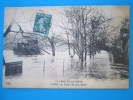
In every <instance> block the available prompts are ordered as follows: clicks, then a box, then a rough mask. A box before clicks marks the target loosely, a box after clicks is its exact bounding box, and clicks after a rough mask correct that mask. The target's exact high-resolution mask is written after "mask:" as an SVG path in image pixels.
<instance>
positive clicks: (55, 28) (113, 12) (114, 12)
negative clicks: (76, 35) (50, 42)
mask: <svg viewBox="0 0 133 100" xmlns="http://www.w3.org/2000/svg"><path fill="white" fill-rule="evenodd" d="M68 7H70V6H45V7H7V8H5V12H4V31H5V30H6V28H7V27H8V25H9V24H10V23H11V22H12V21H13V22H17V23H18V24H20V25H21V27H22V29H23V30H24V31H26V32H32V31H33V25H34V19H35V15H36V13H37V12H42V13H46V14H51V15H52V26H51V29H50V33H53V32H55V33H62V32H63V29H61V28H60V27H59V26H62V25H63V24H62V21H63V20H64V19H63V18H64V17H63V16H64V15H63V11H64V10H65V9H67V8H68ZM87 7H90V6H87ZM92 7H96V9H98V10H99V11H100V12H102V13H104V14H105V15H106V16H107V17H113V18H115V19H114V20H113V21H112V23H113V24H114V25H116V26H119V25H120V23H121V21H122V19H123V18H125V17H129V16H130V8H129V6H126V5H125V6H114V5H113V6H111V5H110V6H107V5H106V6H104V5H103V6H102V5H101V6H92ZM12 30H18V27H17V26H15V25H14V26H13V27H12Z"/></svg>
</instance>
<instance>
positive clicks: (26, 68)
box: [6, 52, 128, 80]
mask: <svg viewBox="0 0 133 100" xmlns="http://www.w3.org/2000/svg"><path fill="white" fill-rule="evenodd" d="M43 56H44V55H39V56H32V57H19V60H20V59H21V60H22V61H23V73H22V74H21V75H16V76H17V78H18V77H20V78H21V79H27V78H28V79H31V78H32V79H44V78H56V79H57V78H64V79H65V78H67V79H81V78H84V79H88V80H89V79H96V80H99V79H100V80H101V79H102V80H106V79H128V66H124V65H122V64H115V65H113V64H112V63H110V61H109V54H108V53H107V52H102V53H100V54H97V55H96V56H95V57H94V58H93V59H87V61H86V62H84V64H83V67H82V68H81V66H80V65H81V62H80V61H79V59H75V58H72V59H65V58H64V59H60V58H56V57H51V58H48V59H45V58H43ZM17 59H18V58H17ZM81 69H82V70H81ZM6 78H7V79H8V78H15V75H14V76H10V77H6Z"/></svg>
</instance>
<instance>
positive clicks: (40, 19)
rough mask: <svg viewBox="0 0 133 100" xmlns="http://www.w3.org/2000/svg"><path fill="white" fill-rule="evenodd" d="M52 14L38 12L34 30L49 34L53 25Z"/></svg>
mask: <svg viewBox="0 0 133 100" xmlns="http://www.w3.org/2000/svg"><path fill="white" fill-rule="evenodd" d="M51 19H52V16H51V15H48V14H44V13H37V14H36V18H35V21H34V28H33V32H38V33H43V34H48V32H49V28H50V26H51Z"/></svg>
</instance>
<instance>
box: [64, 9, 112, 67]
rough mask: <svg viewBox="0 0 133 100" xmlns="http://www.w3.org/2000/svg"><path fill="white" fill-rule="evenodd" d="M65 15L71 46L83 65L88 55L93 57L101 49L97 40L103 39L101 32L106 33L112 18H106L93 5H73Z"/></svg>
mask: <svg viewBox="0 0 133 100" xmlns="http://www.w3.org/2000/svg"><path fill="white" fill-rule="evenodd" d="M65 17H66V19H67V25H68V26H67V27H66V28H64V29H65V30H67V33H66V35H67V37H68V34H69V37H70V38H69V44H70V46H69V47H70V48H71V49H73V50H74V51H75V53H76V54H77V55H78V56H79V59H80V60H81V66H83V62H84V61H86V60H87V55H88V54H89V55H90V58H91V56H94V55H95V54H96V51H98V50H99V49H100V48H97V42H100V41H99V40H100V39H101V36H100V35H101V34H100V33H101V32H103V34H106V32H105V30H106V29H107V27H108V24H107V23H108V22H109V21H110V20H111V18H106V17H105V16H104V15H103V14H101V13H99V12H98V10H97V9H96V8H92V7H89V8H87V7H71V8H69V9H66V10H65ZM102 38H103V37H102ZM104 38H106V37H104ZM67 39H68V38H67Z"/></svg>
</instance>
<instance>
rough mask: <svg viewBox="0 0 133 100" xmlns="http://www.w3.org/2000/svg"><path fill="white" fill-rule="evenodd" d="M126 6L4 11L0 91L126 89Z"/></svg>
mask: <svg viewBox="0 0 133 100" xmlns="http://www.w3.org/2000/svg"><path fill="white" fill-rule="evenodd" d="M129 27H130V8H129V6H127V5H121V6H120V5H119V6H118V5H116V6H115V5H113V6H111V5H106V6H104V5H95V6H44V7H43V6H41V7H39V6H38V7H6V8H5V9H4V35H3V36H4V48H3V68H2V70H3V87H6V88H128V87H129V55H130V54H129V48H130V47H129V34H130V31H129V30H130V29H129Z"/></svg>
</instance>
